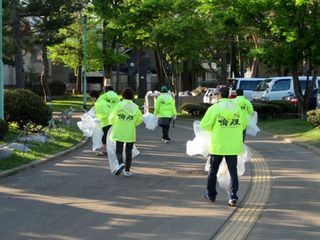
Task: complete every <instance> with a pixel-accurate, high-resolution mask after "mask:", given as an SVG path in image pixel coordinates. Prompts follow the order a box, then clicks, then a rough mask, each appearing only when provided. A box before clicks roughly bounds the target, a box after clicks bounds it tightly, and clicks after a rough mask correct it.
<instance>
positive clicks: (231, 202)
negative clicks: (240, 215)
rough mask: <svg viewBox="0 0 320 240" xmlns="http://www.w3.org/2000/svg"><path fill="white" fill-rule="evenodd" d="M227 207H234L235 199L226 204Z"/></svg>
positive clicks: (235, 204)
mask: <svg viewBox="0 0 320 240" xmlns="http://www.w3.org/2000/svg"><path fill="white" fill-rule="evenodd" d="M228 205H229V206H230V207H236V206H237V200H236V199H230V200H229V202H228Z"/></svg>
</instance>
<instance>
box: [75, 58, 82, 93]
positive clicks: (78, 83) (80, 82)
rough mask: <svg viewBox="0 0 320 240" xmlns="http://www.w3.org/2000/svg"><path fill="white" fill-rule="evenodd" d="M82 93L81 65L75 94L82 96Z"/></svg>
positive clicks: (78, 69) (78, 68)
mask: <svg viewBox="0 0 320 240" xmlns="http://www.w3.org/2000/svg"><path fill="white" fill-rule="evenodd" d="M81 92H82V65H81V64H79V65H78V67H77V82H76V92H75V94H80V93H81Z"/></svg>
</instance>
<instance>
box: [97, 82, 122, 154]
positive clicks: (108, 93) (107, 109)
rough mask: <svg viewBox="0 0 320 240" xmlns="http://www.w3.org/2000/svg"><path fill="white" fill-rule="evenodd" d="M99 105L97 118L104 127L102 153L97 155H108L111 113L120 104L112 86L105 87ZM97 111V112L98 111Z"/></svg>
mask: <svg viewBox="0 0 320 240" xmlns="http://www.w3.org/2000/svg"><path fill="white" fill-rule="evenodd" d="M97 102H99V103H98V112H97V117H98V119H99V120H100V122H101V125H102V131H103V136H102V144H103V147H102V152H101V153H98V154H97V155H102V156H104V155H107V147H106V146H107V135H108V131H109V129H110V127H111V124H110V122H109V115H110V113H111V111H112V110H113V108H114V106H115V105H116V104H117V103H118V102H120V98H119V96H118V94H117V93H116V92H114V90H113V87H112V86H106V87H105V93H103V94H102V95H100V97H99V98H98V100H97ZM96 111H97V110H96Z"/></svg>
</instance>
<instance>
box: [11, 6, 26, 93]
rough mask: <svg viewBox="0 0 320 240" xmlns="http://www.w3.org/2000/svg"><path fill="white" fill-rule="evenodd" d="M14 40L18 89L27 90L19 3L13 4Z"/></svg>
mask: <svg viewBox="0 0 320 240" xmlns="http://www.w3.org/2000/svg"><path fill="white" fill-rule="evenodd" d="M13 13H14V20H13V39H14V41H15V44H14V45H15V54H14V67H15V73H16V87H17V88H25V75H24V74H23V56H22V47H21V32H20V27H21V24H20V17H19V13H18V10H17V3H16V1H14V3H13Z"/></svg>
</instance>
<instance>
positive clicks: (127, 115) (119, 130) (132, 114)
mask: <svg viewBox="0 0 320 240" xmlns="http://www.w3.org/2000/svg"><path fill="white" fill-rule="evenodd" d="M133 97H134V96H133V91H132V89H131V88H126V89H124V90H123V92H122V98H123V100H122V101H121V102H119V103H118V104H117V105H116V106H115V107H114V109H113V110H112V112H111V114H110V117H109V121H110V123H111V124H112V132H111V138H112V140H113V141H115V142H116V155H117V159H118V162H119V168H118V169H117V170H116V172H115V175H120V174H121V172H122V171H123V169H125V171H124V175H125V176H131V172H130V167H131V162H132V149H133V144H134V142H135V141H136V126H138V125H140V124H141V123H142V113H141V111H140V109H139V107H138V105H137V104H135V103H134V102H133V101H132V100H133ZM124 143H125V144H126V149H125V153H126V162H125V164H124V163H123V157H122V152H123V145H124Z"/></svg>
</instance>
